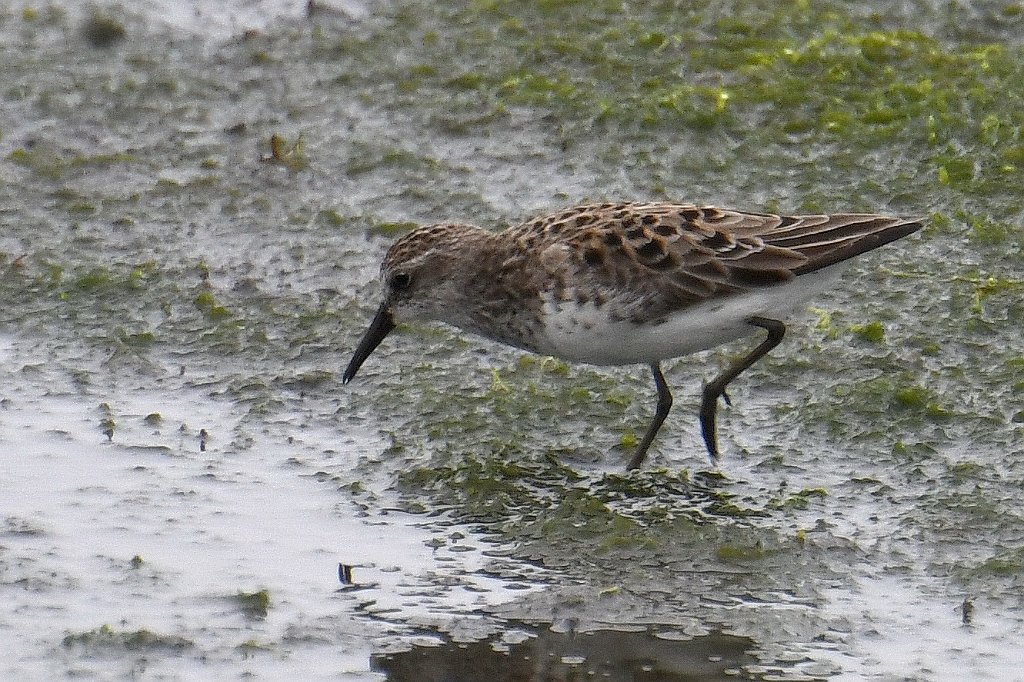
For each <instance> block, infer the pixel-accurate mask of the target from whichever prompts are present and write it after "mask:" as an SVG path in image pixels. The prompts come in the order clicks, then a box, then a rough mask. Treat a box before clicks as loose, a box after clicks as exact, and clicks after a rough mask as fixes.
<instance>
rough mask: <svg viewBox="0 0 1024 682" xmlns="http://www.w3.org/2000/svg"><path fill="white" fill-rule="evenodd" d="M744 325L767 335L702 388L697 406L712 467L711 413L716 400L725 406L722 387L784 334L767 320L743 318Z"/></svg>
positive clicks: (714, 447)
mask: <svg viewBox="0 0 1024 682" xmlns="http://www.w3.org/2000/svg"><path fill="white" fill-rule="evenodd" d="M747 324H752V325H754V326H755V327H761V328H762V329H765V330H766V331H767V332H768V338H766V339H765V340H764V341H762V342H761V343H760V344H759V345H758V346H757V348H755V349H754V350H752V351H750V353H749V354H747V355H746V356H744V357H742V358H740V359H739V360H737V361H736V362H734V363H733V364H731V365H729V366H728V367H726V369H725V371H724V372H722V373H721V374H719V375H718V376H717V377H715V378H714V379H713V380H712V381H711V383H710V384H707V385H705V386H704V393H703V396H702V400H701V403H700V430H701V433H702V434H703V435H704V445H706V446H707V448H708V454H709V455H710V456H711V463H712V464H716V463H717V462H718V430H717V428H716V426H715V412H716V410H717V409H718V398H719V396H721V397H723V398H725V402H726V403H729V398H728V396H726V394H725V387H726V386H728V385H729V382H730V381H732V380H733V379H735V378H736V377H738V376H739V375H740V374H741V373H742V372H743V370H745V369H747V368H748V367H750V366H751V365H753V364H754V363H755V362H757V361H758V360H760V359H761V358H763V357H764V356H765V355H766V354H767V353H768V351H770V350H771V349H772V348H775V346H777V345H779V343H780V342H781V341H782V337H783V336H784V335H785V334H786V325H784V324H783V323H781V322H779V321H778V320H771V319H768V318H767V317H757V316H754V317H750V318H747ZM730 404H731V403H730Z"/></svg>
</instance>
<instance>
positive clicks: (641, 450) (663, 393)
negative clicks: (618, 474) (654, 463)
mask: <svg viewBox="0 0 1024 682" xmlns="http://www.w3.org/2000/svg"><path fill="white" fill-rule="evenodd" d="M651 374H653V375H654V386H655V388H657V389H658V407H657V409H656V410H655V411H654V419H652V420H651V425H650V426H648V427H647V433H645V434H644V439H643V440H642V441H640V445H638V446H636V451H635V452H634V453H633V458H632V459H631V460H629V464H627V465H626V471H629V470H630V469H639V468H640V465H641V464H642V463H643V461H644V457H646V456H647V448H649V447H651V442H652V441H653V440H654V436H656V435H657V433H658V429H660V428H661V425H662V423H663V422H664V421H665V417H667V416H668V411H669V410H671V409H672V393H671V391H669V390H668V384H667V383H665V375H664V374H662V373H661V365H659V364H658V363H657V362H652V363H651Z"/></svg>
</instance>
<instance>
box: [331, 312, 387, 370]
mask: <svg viewBox="0 0 1024 682" xmlns="http://www.w3.org/2000/svg"><path fill="white" fill-rule="evenodd" d="M394 328H395V320H394V318H393V317H392V316H391V309H390V308H389V307H388V304H387V301H385V302H384V303H382V304H381V306H380V308H379V309H378V310H377V314H376V315H374V317H373V322H371V323H370V328H369V329H367V330H366V333H365V334H363V340H362V341H360V342H359V346H358V347H357V348H356V352H355V355H353V356H352V360H351V361H350V362H349V363H348V367H347V368H345V373H344V374H343V375H341V381H342V383H345V384H347V383H348V382H350V381H352V378H353V377H354V376H355V375H356V372H358V371H359V368H360V367H361V366H362V364H363V362H365V361H366V358H368V357H370V353H372V352H373V351H374V349H375V348H376V347H377V346H379V345H380V342H381V341H383V340H384V337H385V336H387V335H388V332H390V331H391V330H392V329H394Z"/></svg>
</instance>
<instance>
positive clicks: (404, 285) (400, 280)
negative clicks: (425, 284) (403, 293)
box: [391, 272, 412, 290]
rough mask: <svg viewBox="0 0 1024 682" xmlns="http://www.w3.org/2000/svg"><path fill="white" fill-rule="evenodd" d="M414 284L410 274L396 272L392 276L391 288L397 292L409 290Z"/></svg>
mask: <svg viewBox="0 0 1024 682" xmlns="http://www.w3.org/2000/svg"><path fill="white" fill-rule="evenodd" d="M411 283H412V277H411V276H410V275H409V273H408V272H396V273H395V274H394V275H392V276H391V288H392V289H396V290H401V289H408V288H409V285H410V284H411Z"/></svg>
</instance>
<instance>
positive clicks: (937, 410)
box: [0, 2, 1024, 680]
mask: <svg viewBox="0 0 1024 682" xmlns="http://www.w3.org/2000/svg"><path fill="white" fill-rule="evenodd" d="M1022 21H1024V12H1022V11H1021V8H1020V7H1018V6H1017V5H1016V4H1014V3H1002V4H998V3H997V4H990V3H960V4H949V3H934V4H932V3H928V2H918V3H905V4H901V5H899V6H898V7H897V6H893V5H891V4H890V3H867V4H864V3H861V4H859V5H857V6H856V7H852V6H850V5H849V4H848V3H792V4H771V5H766V6H763V7H762V6H755V5H753V4H750V5H747V4H743V5H740V6H733V5H730V6H729V7H728V8H725V7H723V6H722V5H721V3H713V2H707V3H686V4H685V6H676V5H673V4H670V3H642V4H641V3H638V4H630V3H617V2H609V3H600V4H599V5H595V6H591V7H588V8H587V10H586V11H583V10H582V9H579V8H577V7H576V6H575V5H574V4H573V3H561V2H540V3H536V4H533V5H529V6H527V5H524V6H522V7H520V6H519V5H516V4H510V5H505V4H502V3H489V2H472V3H418V2H417V3H413V2H409V3H405V2H391V3H365V4H356V3H340V2H339V3H337V4H335V5H333V6H332V7H331V8H326V9H319V10H318V11H315V12H313V14H312V15H311V16H308V15H307V14H306V13H305V12H304V11H302V9H301V8H297V7H292V6H290V5H289V6H273V5H272V4H269V3H267V4H266V5H264V6H260V7H258V8H257V9H256V10H253V9H252V8H232V7H231V6H230V5H225V6H224V7H223V8H221V9H220V10H218V11H214V10H212V9H208V8H198V9H196V8H195V7H193V6H186V5H184V4H181V5H175V4H160V3H155V2H154V3H148V4H145V5H139V6H138V7H136V8H133V9H132V10H131V11H127V10H125V9H124V8H121V7H118V6H115V5H84V4H83V5H80V6H79V5H76V4H74V3H71V4H68V3H61V4H60V5H57V4H52V5H51V4H45V3H41V4H24V5H21V6H18V7H11V8H5V9H3V10H0V36H2V40H0V49H2V59H3V64H4V68H3V70H2V74H0V85H2V92H0V95H2V100H0V102H2V104H0V107H2V109H0V112H2V116H0V303H2V305H0V361H2V362H0V372H2V383H0V593H2V601H3V603H4V607H3V608H2V609H0V637H2V639H3V641H4V643H5V645H4V651H5V652H6V654H7V655H6V656H5V657H4V660H3V662H2V663H0V670H2V671H3V676H4V677H10V678H12V679H52V678H54V677H59V676H76V677H80V678H84V679H119V678H124V677H128V676H134V677H141V678H143V679H190V678H191V679H195V678H197V677H204V678H234V677H243V676H247V677H255V678H260V679H282V678H285V677H288V678H303V679H354V680H355V679H367V680H371V679H385V678H387V679H393V680H403V679H482V678H486V679H538V680H546V679H613V680H614V679H666V680H671V679H694V678H696V679H719V678H724V679H731V678H738V679H879V680H889V679H921V680H932V679H934V680H941V679H949V678H951V677H957V678H967V679H985V678H990V679H1020V678H1021V675H1022V673H1021V672H1020V670H1021V664H1022V663H1024V655H1022V654H1021V652H1020V649H1019V647H1018V646H1017V645H1016V643H1017V642H1019V641H1020V639H1021V637H1022V635H1024V632H1022V631H1024V613H1022V602H1021V595H1022V576H1024V536H1022V533H1021V531H1020V528H1021V527H1022V519H1021V512H1020V509H1021V508H1024V499H1022V498H1024V492H1022V491H1024V464H1022V456H1024V435H1022V431H1024V411H1022V407H1021V405H1022V401H1021V397H1022V395H1024V341H1022V340H1021V332H1020V325H1019V320H1020V319H1022V317H1024V309H1022V304H1021V300H1022V299H1021V292H1022V291H1024V266H1022V262H1024V261H1022V256H1021V247H1022V244H1024V229H1022V227H1021V225H1022V215H1021V199H1020V186H1021V181H1022V174H1024V165H1022V164H1024V151H1022V150H1024V143H1022V141H1021V139H1020V124H1021V121H1020V113H1019V112H1020V111H1022V110H1024V106H1022V104H1024V102H1022V101H1021V100H1022V99H1024V91H1022V90H1021V87H1020V83H1022V82H1024V73H1022V72H1024V50H1022V47H1021V44H1020V40H1019V37H1018V36H1019V35H1021V33H1020V28H1021V22H1022ZM659 198H668V199H678V200H692V201H698V202H702V203H704V202H706V203H717V204H722V205H728V206H735V207H737V208H744V209H752V210H757V209H761V208H768V209H772V210H784V211H814V210H865V211H868V210H871V211H874V210H887V211H891V212H894V213H900V214H907V215H925V216H927V217H928V227H927V228H926V230H925V231H924V232H923V233H922V235H921V236H920V237H915V238H912V239H909V240H906V241H904V242H900V243H898V244H895V245H893V246H892V247H889V248H887V249H885V250H883V251H880V252H878V253H876V254H873V255H871V256H870V257H868V258H865V259H864V260H863V261H862V262H860V263H858V264H856V265H854V266H853V267H852V268H851V269H850V270H849V272H848V273H847V274H846V275H845V277H844V279H843V280H842V282H841V286H840V287H839V288H837V289H836V290H835V291H830V292H823V294H822V296H820V297H819V298H818V299H817V300H815V301H814V303H813V304H812V305H813V307H812V308H811V309H809V310H808V312H806V313H805V314H803V315H802V316H799V319H797V320H794V324H793V325H792V326H791V328H790V332H789V334H788V335H787V339H786V341H785V342H784V344H783V345H782V346H780V347H779V348H778V349H777V351H776V352H775V353H773V355H772V356H771V357H770V358H769V359H768V360H767V361H766V362H764V363H760V364H759V365H758V366H757V367H756V368H754V369H753V370H751V371H750V372H749V373H748V374H745V375H744V376H743V378H742V380H741V381H739V382H737V383H736V385H735V386H733V387H731V397H732V401H733V406H732V407H731V408H723V409H722V410H721V412H720V427H721V431H722V436H721V437H722V446H723V453H724V458H723V462H722V464H721V467H720V468H719V469H718V470H711V469H710V468H709V466H708V464H707V462H706V460H705V455H704V453H703V448H702V445H701V442H700V438H699V434H698V429H697V425H696V416H695V413H696V405H697V400H698V394H699V388H700V385H701V382H702V380H704V379H706V378H707V377H709V376H711V375H713V374H714V372H715V370H716V369H717V367H719V366H720V365H721V363H723V362H725V361H726V360H727V358H728V357H730V356H731V354H733V353H736V352H740V350H741V349H740V347H739V346H737V347H736V348H724V349H721V350H718V351H713V352H709V353H705V354H702V355H699V356H696V357H693V358H686V359H682V360H679V361H677V362H676V363H674V364H670V366H669V367H667V369H666V376H667V377H668V379H669V382H670V383H671V384H672V386H673V388H674V392H675V395H676V400H677V401H676V406H675V408H674V411H673V413H672V415H671V417H670V419H669V421H668V423H667V424H666V427H665V430H664V431H663V433H662V435H661V438H660V439H659V441H658V443H657V444H656V450H654V451H652V457H651V460H652V461H651V463H650V465H649V466H648V467H647V469H645V470H644V471H641V472H637V473H633V474H630V475H626V474H624V473H623V472H622V464H623V462H624V461H625V459H626V457H627V453H628V451H629V449H630V445H631V444H632V443H633V442H635V438H636V431H637V430H638V429H641V428H642V427H643V425H644V424H645V423H646V419H647V418H648V415H649V413H650V410H652V409H653V396H652V395H651V393H652V391H651V388H650V386H649V385H648V381H649V380H648V377H647V373H646V371H645V370H644V369H643V368H636V369H631V368H624V369H617V370H607V369H596V368H591V367H586V366H568V365H565V364H563V363H560V362H557V361H553V360H550V359H544V358H536V357H532V356H524V355H522V354H520V353H518V352H516V351H513V350H510V349H506V348H500V347H497V346H495V345H493V344H489V343H486V342H482V341H480V340H477V339H471V338H466V337H461V336H459V335H457V334H455V333H453V332H452V331H450V330H445V329H437V328H430V327H407V328H402V329H400V330H399V333H397V334H395V335H394V336H393V337H389V339H388V340H387V341H386V343H385V344H384V345H383V346H382V347H381V348H380V349H379V350H378V351H377V354H375V355H374V357H373V358H372V359H371V361H370V362H368V363H367V364H366V365H365V366H364V368H363V369H362V370H361V373H360V376H359V377H358V379H357V381H356V382H353V383H352V384H350V385H349V386H344V387H343V386H342V385H341V381H340V369H341V368H343V367H344V365H345V363H347V361H348V358H349V355H350V353H351V349H352V348H353V347H354V344H355V343H356V341H357V340H358V338H359V336H360V334H361V333H362V330H363V329H364V327H365V325H366V323H367V322H368V321H369V318H370V316H371V315H372V312H373V309H374V307H375V306H376V298H375V297H376V293H377V286H376V283H375V281H374V277H375V275H376V268H377V263H378V262H379V258H380V256H381V254H382V253H383V250H384V249H385V248H386V246H387V244H388V243H390V241H391V240H392V239H394V238H395V236H396V235H398V234H401V233H403V232H404V231H405V230H407V229H409V227H411V226H412V225H413V224H422V223H428V222H437V221H441V220H449V219H458V220H467V221H472V222H476V223H479V224H481V225H484V226H486V227H490V228H495V229H498V228H500V227H502V226H503V225H505V224H507V223H508V222H510V221H519V220H521V219H525V218H526V217H528V216H529V215H531V214H533V213H543V212H547V211H549V210H551V209H556V208H558V207H561V206H566V205H570V204H575V203H580V202H582V201H586V200H603V199H659ZM339 564H342V565H344V566H348V567H350V568H349V573H348V575H346V573H345V571H344V570H342V573H341V577H343V578H345V580H344V581H341V580H339ZM343 582H344V584H343ZM417 673H418V674H419V675H420V676H419V677H415V675H416V674H417ZM501 674H506V677H505V678H502V677H501V676H500V675H501ZM431 676H433V677H431ZM687 676H689V677H687Z"/></svg>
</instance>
